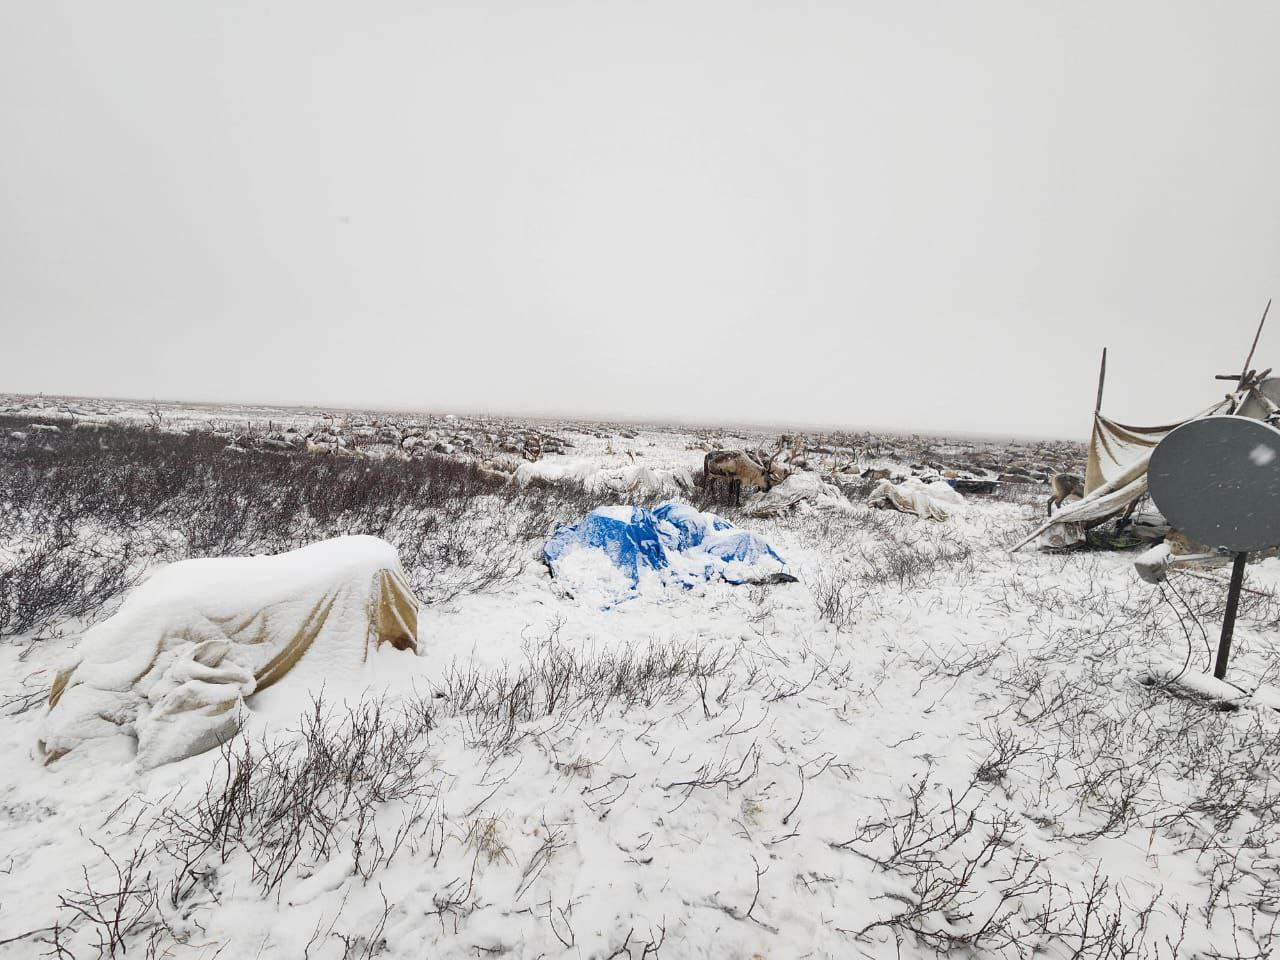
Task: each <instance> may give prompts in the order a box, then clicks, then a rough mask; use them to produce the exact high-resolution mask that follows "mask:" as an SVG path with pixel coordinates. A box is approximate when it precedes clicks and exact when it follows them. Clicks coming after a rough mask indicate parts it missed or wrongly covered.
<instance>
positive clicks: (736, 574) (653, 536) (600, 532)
mask: <svg viewBox="0 0 1280 960" xmlns="http://www.w3.org/2000/svg"><path fill="white" fill-rule="evenodd" d="M542 555H543V558H544V560H545V561H546V563H547V566H548V567H550V568H551V573H552V575H553V576H555V577H557V578H558V579H561V580H564V581H565V582H566V583H567V584H568V585H569V586H570V589H572V590H573V591H574V592H575V593H585V594H589V595H595V596H598V597H599V598H600V599H603V600H605V601H606V602H617V601H620V600H624V599H627V597H628V596H631V595H634V594H635V593H636V592H637V591H638V590H640V589H642V588H643V587H644V586H645V585H646V584H649V583H654V584H657V585H660V586H668V585H671V584H679V585H681V586H686V587H688V586H693V584H695V583H705V582H707V581H710V580H723V581H725V582H727V583H733V584H741V583H766V582H781V581H786V580H790V579H792V578H791V577H790V576H789V575H788V574H786V573H785V572H784V570H783V568H784V566H785V561H784V560H783V559H782V557H781V556H779V555H778V553H777V551H775V550H774V549H773V547H771V546H770V545H769V544H768V543H767V542H765V541H764V540H763V539H762V538H760V537H758V536H756V535H755V534H754V533H750V532H748V531H746V530H743V529H741V528H739V527H735V526H734V525H733V524H732V523H730V522H729V521H728V520H725V519H724V518H723V517H718V516H716V515H715V514H714V513H703V512H702V511H700V510H695V509H694V508H693V507H690V506H688V505H687V504H683V503H677V502H674V501H668V502H667V503H664V504H661V505H660V506H657V507H655V508H654V509H653V510H646V509H645V508H644V507H626V506H624V507H600V508H598V509H596V510H592V511H591V512H590V513H589V514H587V515H586V517H584V518H583V520H582V522H581V523H577V524H574V525H572V526H562V527H560V528H559V529H558V530H556V532H555V533H554V534H553V535H552V536H551V538H550V539H549V540H547V542H546V545H545V546H544V547H543V551H542Z"/></svg>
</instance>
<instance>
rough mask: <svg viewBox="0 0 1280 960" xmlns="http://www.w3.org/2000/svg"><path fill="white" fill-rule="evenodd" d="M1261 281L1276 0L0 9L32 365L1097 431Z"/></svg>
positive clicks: (229, 395) (13, 250)
mask: <svg viewBox="0 0 1280 960" xmlns="http://www.w3.org/2000/svg"><path fill="white" fill-rule="evenodd" d="M1273 294H1280V3H1276V2H1274V0H1263V2H1256V3H1250V2H1242V0H1232V2H1230V3H1209V2H1200V3H1174V2H1169V0H1159V2H1150V3H1136V2H1116V0H1108V2H1098V3H1067V2H1057V3H1035V2H1026V0H1009V2H972V3H971V2H963V3H961V2H939V3H914V2H850V0H833V2H827V3H815V2H805V0H778V2H771V3H743V2H738V0H735V2H726V3H698V2H688V0H678V2H671V3H666V2H638V0H635V2H607V0H577V2H565V0H501V2H493V0H456V2H430V0H410V2H404V3H377V2H361V3H355V2H352V3H341V4H335V3H324V2H316V0H307V2H298V3H284V2H276V0H272V2H262V0H252V2H217V3H198V2H175V0H156V2H149V3H136V2H111V3H102V2H99V0H76V2H64V0H5V2H4V3H0V324H2V329H3V339H2V342H0V357H2V362H0V377H2V379H0V390H9V391H19V392H45V393H70V394H82V395H109V396H127V397H140V398H151V397H156V398H180V399H209V400H244V401H267V402H285V403H323V402H328V403H333V404H342V405H354V406H374V407H377V406H387V407H395V408H407V409H417V410H436V411H457V412H464V411H467V412H471V411H503V412H529V413H551V414H558V413H565V414H576V415H584V416H597V417H606V418H613V417H629V418H635V419H647V420H661V419H665V418H679V419H681V420H689V421H739V422H751V423H778V424H782V423H800V424H830V425H843V426H849V427H860V426H881V427H896V428H902V429H920V430H938V431H946V430H964V431H970V432H986V433H1009V432H1016V433H1023V434H1038V435H1056V436H1075V437H1083V436H1084V435H1085V434H1087V432H1088V428H1089V414H1090V410H1091V408H1092V404H1093V394H1094V390H1095V386H1096V375H1097V360H1098V354H1099V352H1100V350H1101V348H1102V347H1103V346H1104V345H1105V346H1108V347H1110V357H1109V375H1108V388H1107V399H1106V401H1105V403H1104V409H1105V410H1106V411H1107V412H1109V413H1111V414H1112V415H1114V416H1116V417H1118V418H1120V419H1122V420H1127V421H1129V422H1138V423H1141V422H1150V421H1153V420H1159V419H1161V418H1167V417H1176V416H1178V415H1182V414H1189V413H1191V412H1193V411H1195V410H1196V409H1198V408H1200V407H1201V406H1204V405H1206V404H1207V403H1208V402H1209V401H1210V400H1212V399H1213V398H1214V397H1215V396H1217V395H1219V394H1221V392H1222V385H1221V384H1219V383H1215V382H1214V381H1213V379H1212V376H1213V374H1215V373H1226V372H1230V371H1232V370H1236V369H1238V367H1239V365H1240V364H1241V362H1242V361H1243V355H1244V353H1245V351H1246V350H1247V348H1248V342H1249V339H1250V338H1251V336H1252V334H1253V329H1254V327H1255V325H1256V323H1257V319H1258V316H1259V314H1260V313H1261V311H1262V307H1263V305H1264V304H1265V302H1266V300H1267V298H1268V297H1269V296H1271V295H1273ZM1277 313H1280V307H1278V308H1277ZM1272 323H1273V327H1272V329H1271V331H1270V332H1269V335H1268V334H1264V337H1263V343H1262V346H1261V347H1260V348H1259V359H1260V360H1261V361H1262V362H1263V363H1264V364H1269V363H1272V362H1274V363H1275V364H1276V365H1277V367H1280V315H1277V316H1275V317H1274V318H1273V321H1272Z"/></svg>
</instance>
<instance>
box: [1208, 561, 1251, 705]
mask: <svg viewBox="0 0 1280 960" xmlns="http://www.w3.org/2000/svg"><path fill="white" fill-rule="evenodd" d="M1247 560H1248V554H1244V553H1237V554H1236V560H1235V563H1234V564H1232V566H1231V583H1230V585H1228V587H1227V610H1226V613H1224V614H1223V615H1222V638H1221V639H1220V640H1219V641H1218V660H1217V663H1215V664H1214V665H1213V675H1214V676H1215V677H1217V678H1218V679H1219V680H1222V679H1223V678H1225V677H1226V675H1227V659H1228V658H1229V657H1230V656H1231V635H1232V633H1234V632H1235V628H1236V608H1237V607H1238V606H1239V605H1240V588H1241V587H1242V586H1243V585H1244V565H1245V562H1246V561H1247Z"/></svg>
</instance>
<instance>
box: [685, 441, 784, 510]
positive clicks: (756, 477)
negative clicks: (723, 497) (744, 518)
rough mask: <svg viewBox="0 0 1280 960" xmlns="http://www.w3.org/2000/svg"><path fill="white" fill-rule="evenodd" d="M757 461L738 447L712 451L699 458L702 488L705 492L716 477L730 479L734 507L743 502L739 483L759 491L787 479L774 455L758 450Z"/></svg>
mask: <svg viewBox="0 0 1280 960" xmlns="http://www.w3.org/2000/svg"><path fill="white" fill-rule="evenodd" d="M757 456H759V457H760V462H757V461H756V460H754V459H752V458H751V456H749V455H748V454H746V453H744V452H743V451H741V450H712V451H711V452H710V453H708V454H707V455H706V456H705V457H703V459H702V489H703V492H708V491H710V490H711V488H712V484H713V483H714V482H715V481H716V480H728V481H729V496H730V497H731V498H732V499H733V502H734V504H735V505H736V506H741V504H742V485H743V484H744V483H747V484H750V485H751V486H753V487H757V488H759V489H761V490H768V489H770V488H771V487H772V486H773V485H774V484H775V483H781V482H782V481H783V480H784V479H786V468H785V467H784V465H783V464H782V463H780V462H775V459H774V457H772V456H769V455H767V454H763V453H762V452H757Z"/></svg>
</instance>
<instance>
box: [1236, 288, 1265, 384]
mask: <svg viewBox="0 0 1280 960" xmlns="http://www.w3.org/2000/svg"><path fill="white" fill-rule="evenodd" d="M1270 310H1271V300H1270V299H1268V300H1267V305H1266V307H1265V308H1264V309H1263V311H1262V319H1261V320H1259V321H1258V332H1257V333H1255V334H1254V335H1253V346H1251V347H1250V348H1249V356H1247V357H1245V358H1244V369H1243V370H1241V371H1240V386H1241V387H1243V386H1244V378H1245V377H1246V376H1248V375H1249V363H1250V362H1251V361H1252V360H1253V351H1255V350H1257V349H1258V338H1259V337H1261V336H1262V325H1263V324H1264V323H1266V322H1267V313H1268V312H1269V311H1270Z"/></svg>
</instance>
